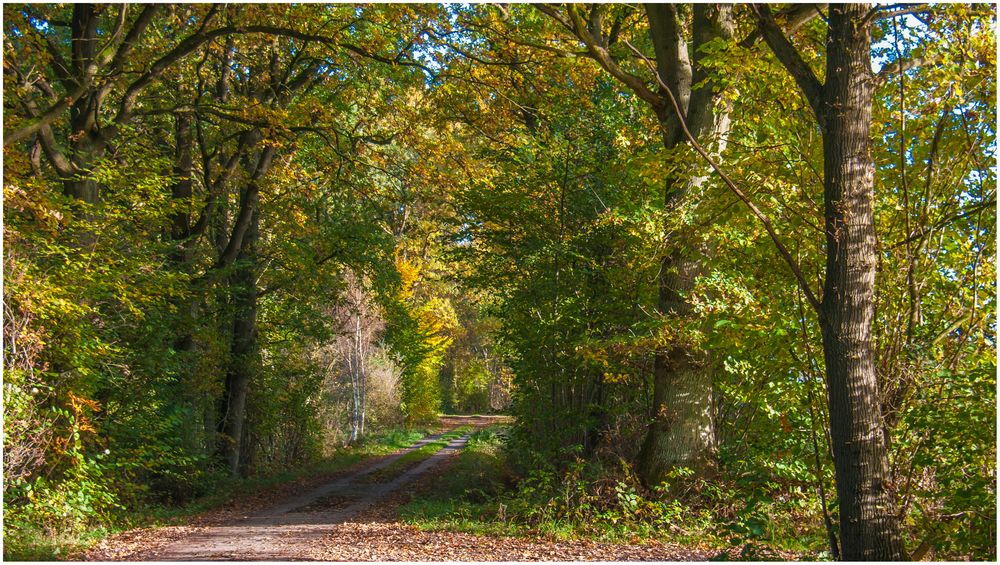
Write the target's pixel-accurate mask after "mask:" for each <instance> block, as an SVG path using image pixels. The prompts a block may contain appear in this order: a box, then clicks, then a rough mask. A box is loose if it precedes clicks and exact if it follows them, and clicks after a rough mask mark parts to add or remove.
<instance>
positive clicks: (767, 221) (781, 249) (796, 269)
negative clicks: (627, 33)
mask: <svg viewBox="0 0 1000 565" xmlns="http://www.w3.org/2000/svg"><path fill="white" fill-rule="evenodd" d="M624 43H625V45H628V47H629V49H631V50H632V51H633V52H634V53H635V54H636V55H637V56H638V57H640V58H641V59H642V60H643V61H645V63H646V65H647V66H648V67H649V70H650V71H651V72H652V73H653V76H654V77H656V81H657V82H658V83H659V84H660V88H662V89H664V90H665V91H666V93H667V97H668V98H669V100H670V104H671V106H673V109H674V112H675V113H676V115H677V121H678V123H679V125H680V127H681V130H682V131H683V132H684V136H685V137H686V138H687V140H688V143H690V144H691V147H693V148H694V150H695V151H696V152H697V153H698V154H699V155H701V158H702V159H704V160H705V162H707V163H708V164H709V165H710V166H711V167H712V170H714V171H715V172H716V173H717V174H718V175H719V177H721V178H722V181H723V182H724V183H725V185H726V186H727V187H728V188H729V190H731V191H732V192H733V194H735V195H736V196H737V198H739V199H740V200H742V201H743V203H744V204H746V206H747V208H749V209H750V213H751V214H753V215H754V217H756V218H757V219H758V220H759V221H760V223H761V224H763V226H764V229H765V230H766V231H767V235H768V236H770V238H771V241H772V242H773V243H774V246H775V247H777V248H778V253H779V254H780V255H781V257H782V259H784V260H785V263H787V264H788V267H789V268H790V269H791V270H792V274H794V275H795V279H796V281H798V283H799V287H800V288H801V289H802V292H803V294H805V295H806V299H807V300H809V304H810V305H811V306H812V307H813V308H814V309H815V310H816V311H817V312H819V311H820V301H819V300H818V299H817V298H816V295H815V294H814V293H813V291H812V287H811V286H810V285H809V281H807V280H806V277H805V274H804V273H803V272H802V268H801V267H800V266H799V264H798V262H797V261H796V260H795V259H794V258H793V257H792V254H791V253H789V251H788V248H786V247H785V244H784V243H782V242H781V239H780V238H779V237H778V234H777V233H776V232H775V231H774V227H773V225H772V224H771V218H770V217H769V216H768V215H767V214H765V213H764V212H763V211H762V210H761V209H760V208H758V207H757V205H756V204H754V203H753V201H752V200H750V198H749V197H748V196H747V195H746V193H744V192H743V190H742V189H741V188H740V187H739V186H737V185H736V183H735V182H733V180H732V179H731V178H730V177H729V175H728V174H726V172H725V171H723V170H722V168H721V167H720V166H719V164H718V163H716V162H715V160H714V159H712V157H711V155H709V154H708V151H706V150H705V148H704V147H702V146H701V144H700V143H698V140H697V139H695V137H694V135H692V134H691V130H689V129H688V127H687V123H685V121H684V115H683V113H682V111H681V107H680V104H678V102H677V99H676V98H674V95H673V93H671V92H670V89H669V88H668V87H667V85H666V84H664V83H663V80H662V79H661V78H660V75H659V74H658V73H657V72H656V68H655V67H654V66H653V63H652V62H651V61H650V60H649V58H648V57H646V56H645V55H643V54H642V52H641V51H639V50H638V49H636V48H635V47H634V46H633V45H632V44H631V43H629V42H628V41H624Z"/></svg>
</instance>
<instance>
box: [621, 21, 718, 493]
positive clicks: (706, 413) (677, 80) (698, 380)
mask: <svg viewBox="0 0 1000 565" xmlns="http://www.w3.org/2000/svg"><path fill="white" fill-rule="evenodd" d="M677 8H678V7H677V6H672V5H664V4H650V5H647V6H646V12H647V14H648V17H649V26H650V35H651V37H652V39H653V45H654V49H655V51H656V58H657V60H656V68H657V74H658V75H659V78H660V81H662V82H663V84H664V85H665V86H666V87H668V88H669V89H670V93H671V94H672V95H673V97H674V99H675V100H677V102H678V105H679V106H680V107H681V111H682V112H684V113H685V116H684V118H683V119H684V123H685V124H687V126H688V128H689V129H690V130H691V131H692V132H694V133H695V135H696V136H697V137H698V138H699V142H700V143H702V144H703V145H707V146H709V147H711V148H712V151H713V153H715V154H716V155H718V154H720V153H721V152H722V151H723V150H724V149H725V139H726V135H727V134H728V132H729V124H730V121H729V110H730V108H729V106H728V105H727V104H724V103H720V100H719V94H720V91H719V89H718V88H717V86H716V85H714V84H712V83H711V81H708V82H707V83H706V84H704V85H703V86H701V87H700V88H696V89H694V90H692V88H691V85H692V82H694V84H698V83H700V82H702V81H706V80H707V79H708V75H707V73H706V72H705V69H704V68H703V66H702V64H701V63H702V61H703V59H704V54H703V53H702V52H701V51H700V49H699V48H700V47H701V46H702V45H704V44H705V43H707V42H709V41H713V40H715V39H717V38H722V39H730V38H731V37H732V32H733V24H732V8H731V6H728V5H714V4H698V5H695V6H694V7H693V8H692V10H693V14H692V16H693V17H692V24H691V36H692V38H693V41H692V43H691V48H690V49H691V53H690V54H689V53H688V41H687V39H686V38H685V36H684V32H683V31H684V30H683V26H682V22H681V21H680V14H679V13H678V9H677ZM692 61H693V64H692ZM660 94H661V95H666V94H667V93H666V92H665V91H664V90H663V87H662V86H661V90H660ZM657 115H658V118H659V120H660V125H661V129H662V133H663V144H664V147H665V148H666V149H667V150H673V149H675V148H677V147H678V146H679V145H680V144H681V143H683V133H682V132H683V130H682V129H681V127H680V118H679V117H678V115H677V112H675V111H673V109H672V105H669V104H663V105H661V106H660V107H659V108H657ZM707 180H708V177H707V176H706V175H697V176H695V177H693V178H690V179H676V178H671V179H668V180H667V183H666V187H665V192H664V202H665V205H666V209H667V211H668V212H669V211H671V210H676V209H679V208H680V207H681V206H682V205H683V204H684V202H685V201H686V199H687V198H688V195H689V194H690V193H691V191H692V190H694V189H697V188H700V187H701V186H702V184H703V183H705V182H706V181H707ZM674 247H675V249H674V250H673V251H672V252H670V253H669V254H668V255H665V256H664V257H662V258H661V260H660V276H659V279H658V284H659V293H658V300H657V309H658V310H659V312H660V313H661V314H664V315H667V316H670V317H684V316H688V315H689V314H690V310H691V308H690V304H689V303H688V300H687V296H688V294H689V293H690V292H691V290H692V289H693V288H694V283H695V279H696V278H697V277H698V276H699V275H700V274H701V273H702V271H703V267H702V256H703V253H704V250H701V249H697V248H695V247H694V246H691V245H684V244H681V245H675V246H674ZM680 249H687V250H689V251H680ZM712 394H713V379H712V373H711V367H710V363H708V354H707V352H705V351H701V350H698V349H696V348H692V347H690V346H687V345H677V344H674V345H670V346H668V347H667V348H665V349H664V350H661V351H658V352H657V353H656V355H655V358H654V361H653V420H652V422H651V423H650V426H649V428H648V430H647V433H646V437H645V439H644V440H643V445H642V450H641V451H640V454H639V465H638V472H639V476H640V477H641V478H642V480H643V482H645V483H646V484H647V485H650V486H652V485H656V484H658V483H660V482H661V481H662V480H663V479H664V478H665V475H666V474H667V473H668V472H669V471H670V470H671V469H672V468H674V467H677V466H685V467H691V468H694V469H697V470H700V471H707V470H710V469H711V468H713V467H714V460H715V448H716V445H715V420H714V414H713V412H712V406H713V402H712Z"/></svg>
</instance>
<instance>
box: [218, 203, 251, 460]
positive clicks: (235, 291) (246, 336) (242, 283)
mask: <svg viewBox="0 0 1000 565" xmlns="http://www.w3.org/2000/svg"><path fill="white" fill-rule="evenodd" d="M258 221H259V220H258V212H257V211H256V209H255V210H254V211H253V212H252V216H251V220H250V226H249V229H248V230H247V232H246V234H245V235H244V238H243V245H242V247H241V249H240V253H239V256H238V258H237V260H236V264H235V272H234V273H233V275H232V277H231V279H230V284H231V291H232V296H233V339H232V346H231V350H230V353H231V356H232V360H231V362H230V365H229V370H228V371H227V373H226V388H225V393H224V395H223V407H222V423H221V425H220V431H221V432H222V445H221V450H220V451H221V452H222V455H223V458H224V460H225V462H226V466H227V467H228V468H229V472H230V473H232V474H233V475H234V476H236V475H238V474H239V472H240V470H241V464H243V463H244V462H243V461H241V458H240V451H241V445H242V443H243V424H244V422H245V419H246V400H247V392H248V390H249V385H250V381H251V379H252V378H253V375H254V373H255V372H256V370H257V365H258V358H257V353H258V351H257V281H256V276H257V268H256V267H257V265H256V263H257V261H256V259H257V254H256V251H257V249H256V248H257V236H258V233H259V227H258Z"/></svg>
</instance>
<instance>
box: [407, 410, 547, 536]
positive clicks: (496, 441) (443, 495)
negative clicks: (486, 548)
mask: <svg viewBox="0 0 1000 565" xmlns="http://www.w3.org/2000/svg"><path fill="white" fill-rule="evenodd" d="M505 427H506V426H503V425H494V426H489V427H486V428H483V429H482V430H479V431H477V432H476V433H474V434H472V436H471V437H470V438H469V443H468V445H466V447H465V449H463V450H462V452H461V453H460V454H459V455H458V457H457V459H456V461H455V463H454V464H453V465H452V466H451V467H450V468H449V469H448V472H447V473H445V474H443V475H441V476H440V477H439V478H438V479H437V481H435V483H434V485H433V488H431V489H430V490H429V491H428V492H426V493H423V494H421V495H419V496H417V497H416V498H414V499H413V500H411V501H410V502H409V503H407V504H406V505H404V506H403V507H401V508H400V511H399V512H400V517H401V518H402V519H403V520H405V521H406V522H408V523H410V524H412V525H414V526H416V527H418V528H420V529H422V530H431V531H433V530H447V531H458V532H468V533H474V534H493V535H523V534H526V533H529V532H528V528H525V527H524V526H523V525H521V524H518V523H517V522H513V521H508V520H506V519H505V518H504V516H503V510H501V509H500V508H501V506H502V503H500V502H498V501H497V500H496V498H497V496H498V495H499V494H500V493H501V492H503V490H504V488H505V483H506V482H507V480H508V479H509V475H508V474H507V472H506V470H505V467H506V465H505V461H504V457H503V452H502V449H503V435H502V434H503V432H504V430H505Z"/></svg>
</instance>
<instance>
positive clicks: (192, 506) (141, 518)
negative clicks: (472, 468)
mask: <svg viewBox="0 0 1000 565" xmlns="http://www.w3.org/2000/svg"><path fill="white" fill-rule="evenodd" d="M435 431H436V430H432V429H424V430H393V431H389V432H385V433H383V434H380V435H377V436H373V437H371V438H370V439H369V440H368V441H366V442H365V443H363V444H361V445H357V446H351V447H344V448H341V449H338V450H337V451H336V452H334V453H333V454H332V455H331V456H330V457H327V458H324V459H322V460H319V461H316V462H313V463H311V464H307V465H304V466H302V467H299V468H296V469H284V470H279V471H274V472H270V473H265V474H261V475H257V476H254V477H247V478H241V479H234V478H221V477H219V478H216V479H215V480H213V481H211V484H207V485H204V490H205V492H207V493H209V494H206V495H204V496H200V497H197V498H194V499H192V500H190V501H188V502H186V503H184V504H180V505H167V504H160V505H145V506H141V507H135V508H127V509H124V510H121V511H119V512H116V513H114V514H113V515H110V516H107V517H106V519H105V520H103V521H102V522H103V523H99V524H91V525H90V526H89V527H87V528H81V529H80V530H79V531H70V532H67V531H47V530H46V529H44V528H41V527H34V526H30V525H29V526H23V527H19V528H17V529H16V530H7V529H6V528H5V532H4V534H5V535H4V538H5V539H4V544H3V546H4V549H3V557H4V560H5V561H9V560H16V561H51V560H59V559H67V558H77V557H79V556H80V555H81V554H82V552H84V551H86V550H87V549H88V548H90V547H91V546H93V545H94V544H96V543H97V542H99V541H100V540H102V539H104V538H105V537H108V536H110V535H112V534H115V533H118V532H122V531H126V530H130V529H133V528H140V527H156V526H165V525H171V524H177V523H181V522H183V521H184V520H186V519H187V518H189V517H191V516H194V515H196V514H200V513H202V512H205V511H208V510H211V509H214V508H219V507H221V506H224V505H226V504H228V503H230V502H231V501H233V500H236V499H238V498H245V497H250V496H254V495H258V494H262V493H265V492H266V491H268V490H269V489H272V488H276V487H278V486H280V485H283V484H286V483H290V482H294V481H299V480H303V479H308V478H310V477H322V476H324V475H331V474H334V473H337V472H339V471H342V470H344V469H346V468H348V467H351V466H352V465H355V464H357V463H359V462H361V461H363V460H365V459H369V458H372V457H378V456H381V455H387V454H389V453H392V452H394V451H397V450H399V449H401V448H404V447H408V446H410V445H412V444H413V443H414V442H416V441H418V440H420V439H421V438H423V437H425V436H427V435H430V434H432V433H435Z"/></svg>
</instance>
